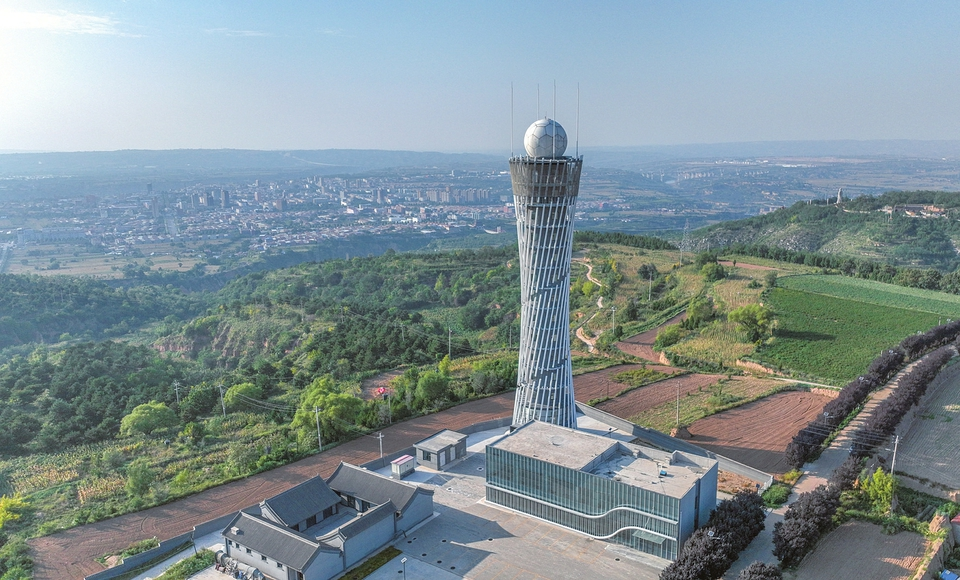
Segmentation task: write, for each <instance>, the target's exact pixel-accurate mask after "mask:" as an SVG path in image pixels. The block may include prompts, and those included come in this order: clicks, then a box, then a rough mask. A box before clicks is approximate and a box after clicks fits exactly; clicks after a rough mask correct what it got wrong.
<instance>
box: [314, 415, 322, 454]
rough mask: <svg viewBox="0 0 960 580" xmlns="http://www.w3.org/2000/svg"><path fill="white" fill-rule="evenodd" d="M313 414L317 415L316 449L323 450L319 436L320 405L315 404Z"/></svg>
mask: <svg viewBox="0 0 960 580" xmlns="http://www.w3.org/2000/svg"><path fill="white" fill-rule="evenodd" d="M313 414H314V415H316V416H317V449H318V450H319V451H323V439H321V438H320V407H316V406H315V407H314V408H313Z"/></svg>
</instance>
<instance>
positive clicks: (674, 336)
mask: <svg viewBox="0 0 960 580" xmlns="http://www.w3.org/2000/svg"><path fill="white" fill-rule="evenodd" d="M684 334H685V333H684V331H683V329H682V328H680V325H679V324H670V325H668V326H664V327H663V328H662V329H660V332H658V333H657V339H656V340H654V341H653V348H654V349H656V350H663V349H665V348H667V347H668V346H672V345H674V344H677V343H678V342H680V339H682V338H683V337H684Z"/></svg>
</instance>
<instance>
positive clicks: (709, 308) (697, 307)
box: [687, 297, 713, 328]
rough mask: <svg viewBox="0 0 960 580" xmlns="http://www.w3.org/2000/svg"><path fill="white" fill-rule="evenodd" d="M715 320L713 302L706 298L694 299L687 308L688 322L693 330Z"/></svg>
mask: <svg viewBox="0 0 960 580" xmlns="http://www.w3.org/2000/svg"><path fill="white" fill-rule="evenodd" d="M711 318H713V302H712V301H711V300H710V299H709V298H706V297H698V298H694V299H693V300H691V301H690V305H689V306H687V320H688V321H689V322H688V323H689V325H690V327H691V328H697V327H698V326H700V325H702V324H704V323H706V322H709V321H710V319H711Z"/></svg>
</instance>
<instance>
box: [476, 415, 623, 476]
mask: <svg viewBox="0 0 960 580" xmlns="http://www.w3.org/2000/svg"><path fill="white" fill-rule="evenodd" d="M616 444H617V441H616V440H615V439H610V438H608V437H600V436H597V435H591V434H590V433H584V432H583V431H576V430H574V429H570V428H568V427H558V426H557V425H554V424H552V423H542V422H540V421H530V422H529V423H525V424H523V425H521V426H520V427H518V428H517V429H516V430H515V431H514V432H513V433H510V434H509V435H506V436H505V437H503V438H502V439H500V440H499V441H496V442H495V443H492V444H491V445H490V447H495V448H497V449H503V450H504V451H510V452H511V453H516V454H518V455H525V456H527V457H535V458H537V459H540V460H541V461H546V462H548V463H555V464H557V465H562V466H563V467H568V468H570V469H576V470H578V471H579V470H582V469H583V468H584V467H586V466H588V465H589V464H590V463H592V462H593V461H594V460H595V458H596V457H598V456H601V455H603V454H604V453H605V452H606V451H607V450H609V449H610V448H611V447H613V446H614V445H616Z"/></svg>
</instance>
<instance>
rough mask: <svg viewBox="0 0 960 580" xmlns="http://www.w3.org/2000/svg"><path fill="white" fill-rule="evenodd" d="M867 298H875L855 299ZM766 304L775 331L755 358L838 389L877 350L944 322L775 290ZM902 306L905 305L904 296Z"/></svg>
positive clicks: (912, 313)
mask: <svg viewBox="0 0 960 580" xmlns="http://www.w3.org/2000/svg"><path fill="white" fill-rule="evenodd" d="M777 283H778V284H779V283H780V282H779V281H778V282H777ZM935 294H939V293H935ZM851 295H853V293H852V291H851ZM870 295H879V293H870V292H862V293H861V294H860V295H859V296H861V297H864V296H870ZM890 295H893V293H890ZM941 296H946V295H941ZM765 303H766V304H767V305H768V306H770V307H771V308H772V309H773V311H774V313H775V315H776V318H777V330H776V331H775V333H774V340H773V341H772V342H771V344H769V345H765V346H763V347H762V348H761V349H759V350H758V351H757V352H756V353H755V354H754V355H753V356H754V358H757V359H759V360H760V361H761V362H762V363H763V364H764V365H766V366H769V367H771V368H774V369H784V370H793V371H797V372H799V373H802V375H805V376H807V377H810V378H814V379H819V380H820V381H823V382H827V383H831V384H834V385H837V386H840V385H843V384H844V383H846V382H848V381H851V380H853V379H854V378H856V377H857V375H858V374H860V373H862V372H863V370H864V369H865V368H866V367H867V365H868V364H870V361H871V360H873V358H874V357H876V356H877V353H879V352H880V351H881V350H883V349H885V348H890V347H892V346H895V345H897V344H899V343H900V341H901V340H903V338H904V337H906V336H907V335H909V334H913V333H915V332H918V331H926V330H928V329H929V328H931V327H933V326H936V325H937V324H938V323H939V322H940V321H941V320H942V321H944V322H946V320H945V319H944V317H943V316H942V315H938V314H934V313H931V312H926V311H919V310H914V309H911V308H899V307H894V306H890V305H879V304H876V303H874V302H867V301H864V300H861V299H852V298H837V297H834V296H832V295H827V294H821V293H813V292H809V291H802V290H793V289H789V288H774V289H773V291H771V292H770V293H769V294H767V298H766V302H765ZM904 303H905V304H909V303H910V302H908V301H907V297H905V299H904ZM958 306H960V305H958ZM957 312H958V314H957V316H958V317H960V308H958V311H957Z"/></svg>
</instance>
